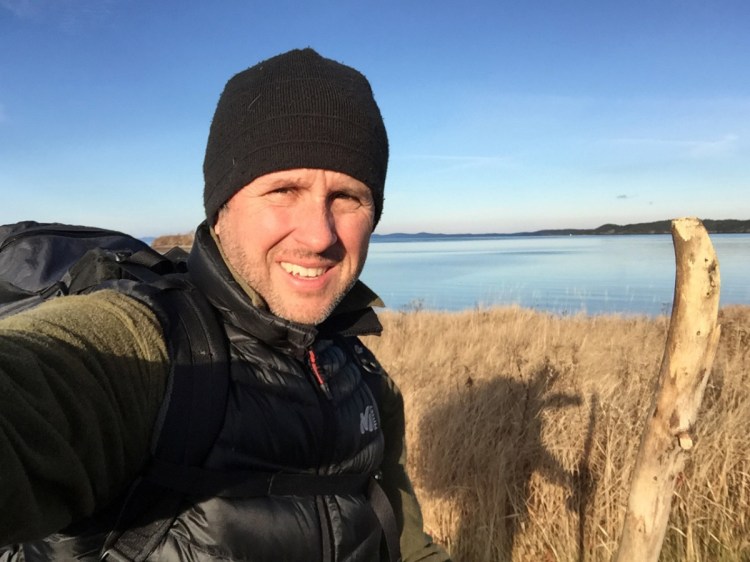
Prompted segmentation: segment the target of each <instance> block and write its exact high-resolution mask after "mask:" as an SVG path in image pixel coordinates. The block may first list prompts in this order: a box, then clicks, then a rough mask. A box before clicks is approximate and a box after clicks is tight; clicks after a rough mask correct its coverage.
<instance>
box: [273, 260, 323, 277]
mask: <svg viewBox="0 0 750 562" xmlns="http://www.w3.org/2000/svg"><path fill="white" fill-rule="evenodd" d="M281 267H282V268H283V269H284V271H286V272H287V273H291V274H292V275H294V276H296V277H319V276H320V275H323V274H324V273H325V272H326V268H325V267H302V266H301V265H297V264H294V263H288V262H281Z"/></svg>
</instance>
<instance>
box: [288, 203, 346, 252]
mask: <svg viewBox="0 0 750 562" xmlns="http://www.w3.org/2000/svg"><path fill="white" fill-rule="evenodd" d="M294 232H295V237H296V238H297V241H298V242H299V243H301V244H302V245H303V246H305V247H306V248H309V249H310V250H311V251H313V252H316V253H322V252H323V251H324V250H327V249H328V248H330V247H331V246H333V245H334V244H335V243H336V241H337V240H338V235H337V234H336V220H335V217H334V215H333V213H332V212H331V208H330V205H329V204H328V202H327V201H325V200H321V199H317V198H316V199H313V200H311V201H309V202H308V203H307V204H306V205H303V206H301V208H300V209H299V212H298V213H297V227H296V228H295V229H294Z"/></svg>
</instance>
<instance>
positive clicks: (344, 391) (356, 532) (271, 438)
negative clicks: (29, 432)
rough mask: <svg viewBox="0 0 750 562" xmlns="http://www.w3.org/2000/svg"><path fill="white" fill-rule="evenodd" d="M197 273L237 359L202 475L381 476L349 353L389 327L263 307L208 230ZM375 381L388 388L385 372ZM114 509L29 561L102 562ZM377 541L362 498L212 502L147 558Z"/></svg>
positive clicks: (380, 445) (294, 555)
mask: <svg viewBox="0 0 750 562" xmlns="http://www.w3.org/2000/svg"><path fill="white" fill-rule="evenodd" d="M189 266H190V271H191V277H192V278H193V281H194V283H195V284H196V285H197V286H198V288H199V289H200V290H201V291H202V292H203V293H204V294H205V295H206V296H207V297H208V299H209V300H210V302H211V303H212V304H213V305H214V307H215V308H216V309H217V310H218V311H219V313H220V315H221V317H222V319H223V322H224V326H225V330H226V333H227V336H228V338H229V342H230V353H231V370H230V390H229V401H228V405H227V409H226V415H225V421H224V426H223V428H222V430H221V432H220V434H219V437H218V439H217V441H216V443H215V445H214V447H213V450H212V452H211V453H210V455H209V457H208V459H207V461H206V463H205V466H206V467H207V468H209V469H214V470H220V471H261V472H292V473H309V474H319V475H330V474H344V473H353V474H363V473H364V474H371V473H374V472H375V471H376V470H377V469H378V468H379V467H380V465H381V462H382V461H383V454H384V439H383V433H382V431H381V419H380V414H379V409H378V404H377V399H376V397H375V396H374V394H375V393H376V392H377V390H373V388H374V386H373V385H372V383H371V384H369V385H368V384H367V383H366V382H365V380H364V378H363V373H362V367H361V363H360V361H359V360H357V358H356V357H355V352H354V351H353V350H354V348H355V345H359V344H358V343H357V340H356V336H357V335H362V334H369V333H377V332H379V331H380V329H381V326H380V323H379V322H378V320H377V318H376V316H375V314H374V313H373V312H372V310H371V309H370V308H367V307H366V308H364V309H351V310H347V306H346V303H344V306H343V307H340V309H341V313H340V314H336V315H334V316H332V317H331V318H330V319H329V320H327V321H326V322H325V323H324V324H323V325H321V326H319V327H318V328H312V327H309V326H303V325H299V324H294V323H290V322H286V321H283V320H281V319H279V318H277V317H275V316H273V315H272V314H270V313H267V312H265V311H263V310H260V309H258V308H256V307H255V306H253V305H252V303H251V302H250V300H249V298H248V296H247V294H246V292H245V291H243V289H242V288H241V287H240V286H239V285H238V284H237V282H236V281H235V280H234V278H233V277H232V275H231V273H230V272H229V271H228V270H227V268H226V265H225V264H224V261H223V259H222V257H221V255H220V253H219V250H218V248H217V247H216V244H215V242H214V241H213V239H212V237H211V235H210V232H209V231H208V229H207V228H206V227H205V225H204V226H202V227H201V228H199V230H198V233H197V236H196V243H195V245H194V248H193V251H192V253H191V256H190V262H189ZM371 370H372V369H371ZM374 370H375V371H377V369H374ZM368 376H371V375H368ZM379 376H381V377H383V379H384V380H383V385H386V382H385V374H384V373H381V374H380V375H379ZM117 511H118V510H117V508H115V509H113V510H111V512H110V514H109V515H106V514H98V515H95V516H94V517H93V518H92V519H91V520H89V521H86V522H84V523H82V524H78V525H76V526H75V527H73V528H71V529H68V532H66V533H61V534H57V535H54V536H52V537H49V538H48V539H46V540H44V541H40V542H38V543H34V544H27V545H25V549H24V550H25V560H26V561H27V562H32V561H35V560H50V559H52V560H71V559H80V560H88V559H90V560H96V559H98V554H99V550H100V548H101V545H102V544H103V541H104V538H105V536H106V531H107V530H108V529H109V528H110V527H111V525H112V523H111V520H110V519H109V518H110V517H111V516H114V515H115V514H116V512H117ZM399 518H400V517H399ZM420 527H421V526H420ZM419 531H420V532H421V528H420V529H419ZM380 543H381V528H380V526H379V524H378V522H377V519H376V517H375V515H374V513H373V510H372V508H371V506H370V504H369V503H368V501H367V499H366V497H365V494H364V490H363V491H362V493H346V494H341V495H326V496H309V495H304V496H270V497H255V498H231V499H229V498H218V497H213V498H209V499H206V500H203V501H200V502H198V503H197V504H195V505H191V506H189V507H187V509H185V510H184V511H183V512H182V513H181V514H180V515H179V516H178V517H177V519H176V520H175V522H174V523H173V524H172V525H171V527H170V529H169V531H168V532H167V534H166V536H165V537H164V539H163V540H162V541H161V542H160V544H159V545H158V546H157V547H156V549H155V550H154V551H153V553H152V554H151V555H150V556H149V557H148V560H168V561H204V560H206V561H208V560H224V561H246V562H256V561H257V562H261V561H263V562H266V561H267V562H284V561H289V562H299V561H303V560H304V561H310V562H314V561H318V560H320V561H323V562H327V561H329V560H330V561H337V562H339V561H340V562H344V561H345V562H377V561H378V560H380V554H379V552H380Z"/></svg>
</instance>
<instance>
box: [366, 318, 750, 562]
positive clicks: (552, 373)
mask: <svg viewBox="0 0 750 562" xmlns="http://www.w3.org/2000/svg"><path fill="white" fill-rule="evenodd" d="M382 320H383V323H384V325H385V328H386V329H385V333H384V335H383V337H381V338H368V340H367V343H368V344H369V345H370V346H371V347H372V349H373V350H374V351H375V352H376V353H377V355H378V357H379V358H380V360H381V362H382V363H383V365H384V366H385V367H386V369H387V370H388V371H389V372H390V373H391V375H392V376H393V377H394V379H396V381H397V382H398V383H399V385H400V387H401V390H402V392H403V394H404V399H405V403H406V408H407V440H408V443H409V448H410V461H409V462H410V470H411V473H412V476H413V480H414V484H415V487H416V488H417V492H418V494H419V496H420V499H421V502H422V507H423V511H424V516H425V524H426V526H427V528H428V530H429V531H430V532H431V533H432V534H433V536H435V538H436V539H437V540H439V541H440V542H442V543H443V544H444V545H446V546H447V548H448V549H449V550H450V552H451V554H452V556H453V559H454V560H456V561H457V562H489V561H493V562H494V561H505V560H515V561H527V560H528V561H542V562H547V561H554V560H561V561H574V560H575V561H582V560H587V561H599V560H601V561H604V560H610V559H611V558H612V556H613V553H614V551H615V549H616V547H617V542H618V537H619V533H620V528H621V526H622V521H623V517H624V509H625V505H626V498H627V492H628V486H629V480H630V472H631V469H632V467H633V463H634V459H635V453H636V450H637V448H638V444H639V439H640V434H641V431H642V428H643V422H644V419H643V418H644V415H645V413H646V412H647V410H648V409H649V406H650V404H651V400H652V396H653V389H654V386H655V383H656V376H657V374H658V372H659V366H660V363H661V357H662V353H663V346H664V341H665V339H666V330H667V323H668V321H667V319H666V318H664V317H660V318H656V319H653V318H645V317H636V318H632V317H619V316H584V315H580V316H567V317H561V316H555V315H550V314H544V313H541V312H535V311H531V310H525V309H520V308H500V309H488V310H476V311H471V312H464V313H432V312H427V311H416V312H410V313H402V312H389V313H386V314H383V315H382ZM721 323H722V325H723V327H722V330H723V332H722V339H721V345H720V349H719V352H718V355H717V358H716V361H715V363H714V369H713V373H712V375H711V379H710V382H709V387H708V389H707V391H706V395H705V398H704V402H703V408H702V411H701V414H700V417H699V420H698V424H697V428H696V436H695V438H696V439H695V440H696V446H695V448H694V449H693V450H692V451H691V453H690V459H689V461H688V465H687V469H686V471H685V473H684V474H683V475H680V477H679V479H678V482H677V487H676V492H675V495H674V500H673V508H672V517H671V520H670V526H669V530H668V533H667V537H666V540H665V544H664V548H663V551H662V557H661V560H664V561H677V560H686V561H696V562H697V561H709V560H710V561H716V560H719V561H749V560H750V397H749V395H748V385H749V384H750V369H749V368H748V367H750V309H749V308H741V307H733V308H728V309H724V310H722V313H721Z"/></svg>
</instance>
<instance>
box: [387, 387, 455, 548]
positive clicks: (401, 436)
mask: <svg viewBox="0 0 750 562" xmlns="http://www.w3.org/2000/svg"><path fill="white" fill-rule="evenodd" d="M381 397H382V398H381V400H380V418H381V423H382V426H383V434H384V436H385V456H384V458H383V466H382V470H383V480H382V486H383V490H384V491H385V493H386V495H387V496H388V499H390V501H391V505H392V506H393V509H394V511H395V513H396V523H397V524H398V527H399V530H400V531H401V557H402V560H403V562H419V561H429V562H443V561H450V558H449V557H448V554H447V553H446V552H445V550H443V548H442V547H440V546H439V545H437V544H435V543H433V542H432V538H431V537H430V536H429V535H428V534H427V533H425V532H424V524H423V522H422V511H421V509H420V507H419V502H418V501H417V497H416V495H415V493H414V488H413V487H412V485H411V481H410V480H409V475H408V474H407V472H406V443H405V429H406V426H405V418H404V401H403V397H402V396H401V392H400V391H399V390H398V388H397V387H396V383H394V382H393V380H392V379H391V378H390V377H389V376H387V375H385V376H384V377H383V392H382V393H381Z"/></svg>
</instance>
